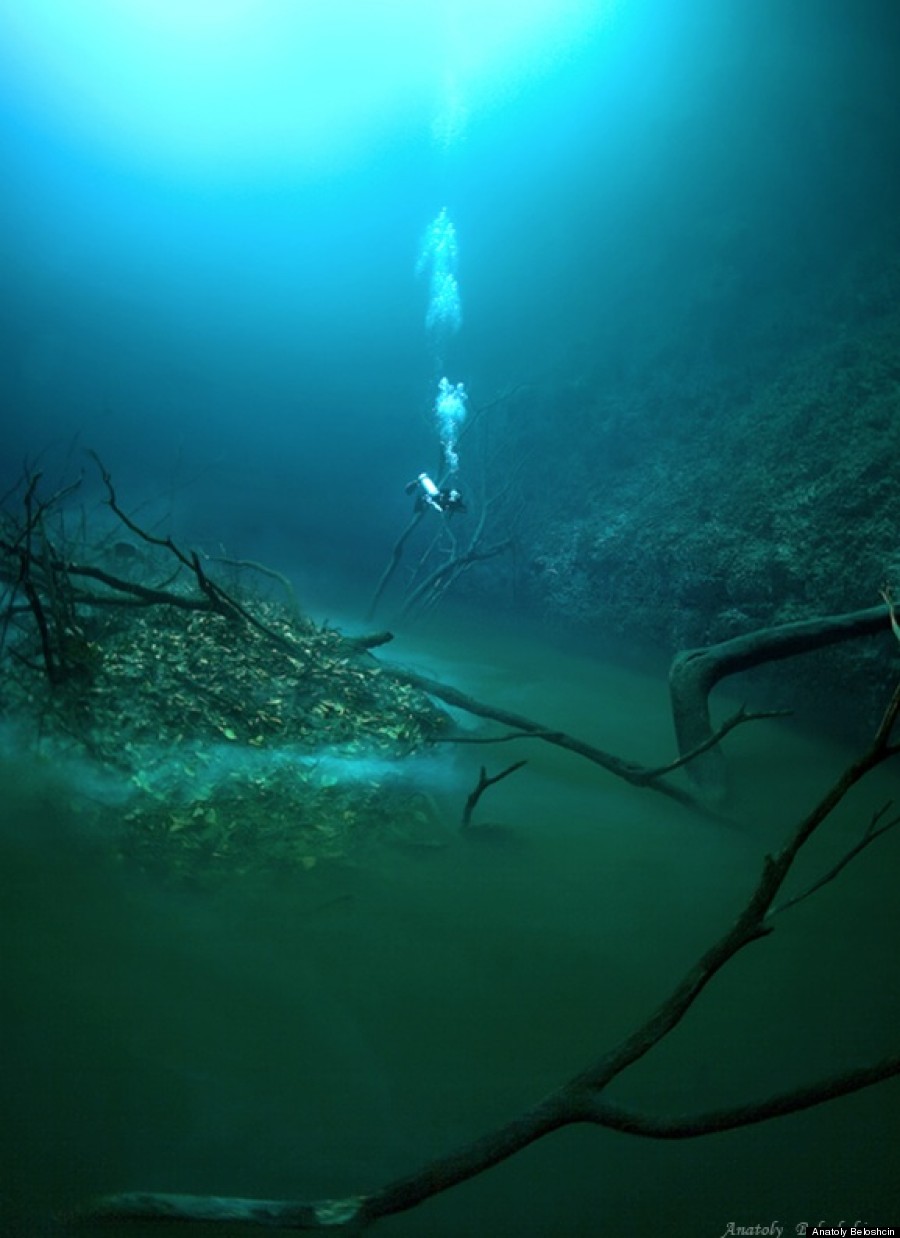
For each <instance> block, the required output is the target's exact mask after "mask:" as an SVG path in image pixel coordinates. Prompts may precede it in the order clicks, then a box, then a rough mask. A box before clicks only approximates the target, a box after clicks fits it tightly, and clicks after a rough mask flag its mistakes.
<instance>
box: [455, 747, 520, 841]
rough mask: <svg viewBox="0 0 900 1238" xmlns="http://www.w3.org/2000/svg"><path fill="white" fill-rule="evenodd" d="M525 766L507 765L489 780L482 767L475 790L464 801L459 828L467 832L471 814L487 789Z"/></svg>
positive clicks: (518, 764) (517, 764) (518, 763)
mask: <svg viewBox="0 0 900 1238" xmlns="http://www.w3.org/2000/svg"><path fill="white" fill-rule="evenodd" d="M527 764H528V762H527V761H516V762H515V764H514V765H507V767H506V769H504V770H501V771H500V773H499V774H494V775H493V776H492V777H490V778H489V777H488V772H487V770H486V769H485V768H484V766H483V765H482V767H481V771H480V773H479V775H478V782H477V783H476V784H475V789H474V790H473V791H472V792H471V794H470V795H469V798H468V799H467V800H466V804H465V807H464V808H463V815H462V822H461V824H460V828H461V829H464V830H467V829H468V828H469V826H471V824H472V813H473V812H474V811H475V808H476V806H477V804H478V801H479V800H480V799H481V797H482V795H484V793H485V791H486V790H487V789H488V787H492V786H493V785H494V783H496V782H501V781H502V779H504V778H508V777H509V775H510V774H514V773H515V772H516V770H517V769H521V768H522V766H523V765H527Z"/></svg>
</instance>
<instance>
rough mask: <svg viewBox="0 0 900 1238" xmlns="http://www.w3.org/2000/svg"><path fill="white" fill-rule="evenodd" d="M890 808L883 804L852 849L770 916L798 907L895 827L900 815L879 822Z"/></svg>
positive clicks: (781, 904) (780, 905)
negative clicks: (882, 822) (877, 839)
mask: <svg viewBox="0 0 900 1238" xmlns="http://www.w3.org/2000/svg"><path fill="white" fill-rule="evenodd" d="M889 808H890V804H883V805H882V806H881V808H879V809H878V811H877V812H875V813H873V814H872V817H871V819H870V821H869V824H868V825H867V826H866V829H865V832H864V833H863V835H862V837H861V838H860V840H859V842H857V843H855V844H854V845H853V846H852V847H851V848H850V850H849V851H848V852H847V853H846V854H845V855H843V856H842V857H841V859H840V860H838V862H837V864H835V865H834V866H833V867H832V868H830V869H829V870H828V872H827V873H825V875H824V876H823V877H820V878H819V879H818V881H814V882H813V884H812V885H811V886H808V887H807V889H805V890H804V891H803V893H802V894H796V895H794V897H793V898H789V899H787V900H786V901H785V902H783V903H779V904H778V906H777V907H773V908H772V910H771V911H770V912H769V918H770V919H771V917H772V916H777V915H779V914H780V913H781V912H782V911H787V909H788V908H789V907H796V905H797V904H798V903H802V902H803V901H804V899H807V898H809V896H810V895H811V894H815V893H816V891H817V890H821V888H822V886H825V885H828V883H829V881H834V879H835V877H837V876H838V874H839V873H841V872H843V870H844V869H845V868H846V867H847V865H848V864H849V863H850V861H851V860H853V859H855V858H856V856H858V855H859V853H860V852H861V851H865V849H866V847H868V846H869V844H870V843H873V842H874V841H875V839H876V838H880V837H881V835H882V834H886V833H887V832H888V830H891V829H893V828H894V826H895V825H896V824H897V822H898V821H900V817H892V818H891V820H890V821H886V822H885V823H884V824H883V825H879V824H878V822H879V821H880V820H881V818H882V817H883V816H884V814H885V813H886V812H887V810H888V809H889Z"/></svg>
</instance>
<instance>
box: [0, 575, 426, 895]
mask: <svg viewBox="0 0 900 1238" xmlns="http://www.w3.org/2000/svg"><path fill="white" fill-rule="evenodd" d="M253 614H254V616H255V618H256V619H258V620H259V621H260V625H261V626H260V627H255V626H250V625H248V624H245V623H237V622H235V621H234V620H232V619H229V618H227V617H226V616H224V615H222V614H219V613H216V612H213V611H198V610H181V609H178V608H174V607H173V608H168V607H160V606H153V607H147V608H141V609H126V608H122V609H117V610H115V611H114V612H107V613H103V614H101V613H99V611H98V612H96V613H94V614H93V615H88V616H87V617H86V618H85V620H84V622H83V625H82V627H83V637H82V640H83V645H84V673H83V674H81V675H79V676H77V677H73V678H72V679H70V681H69V682H67V683H66V684H65V685H62V686H59V685H52V684H50V683H49V682H48V681H47V679H46V678H45V677H44V676H42V675H41V674H40V673H39V670H38V669H37V668H33V667H29V666H28V665H27V663H24V662H22V661H21V660H15V661H13V662H10V661H9V660H7V661H6V662H5V663H4V664H3V669H4V672H5V674H4V677H3V683H2V686H3V698H4V705H5V712H6V713H7V715H8V716H10V717H12V718H13V719H14V720H16V721H18V722H20V723H21V722H22V721H29V720H30V722H31V723H32V725H33V727H35V728H38V729H39V733H40V735H41V742H42V745H43V747H44V749H45V750H47V749H48V747H49V748H50V749H51V750H53V751H57V752H71V751H73V750H80V751H81V752H82V753H84V754H86V755H87V757H88V759H89V760H90V761H91V762H93V763H95V764H96V765H99V766H100V767H102V768H104V769H109V768H112V769H114V770H116V771H117V772H118V774H119V776H120V778H121V780H122V782H123V783H124V784H125V787H126V788H127V798H125V799H124V802H117V803H116V804H115V805H110V804H102V805H95V807H94V811H95V812H96V813H97V814H98V815H99V817H100V818H101V821H102V823H103V825H104V828H106V829H107V833H108V836H109V837H110V838H111V839H114V840H115V842H114V845H115V847H116V848H117V852H118V854H120V855H121V856H122V857H126V858H129V859H132V860H134V861H136V862H137V863H139V864H140V865H141V866H142V867H143V868H145V869H149V870H152V871H154V872H157V873H164V874H167V875H174V876H176V877H180V878H187V879H191V880H202V881H208V880H209V879H210V878H215V877H221V876H223V875H225V874H228V873H231V874H236V875H244V874H246V873H248V872H253V871H259V870H263V869H266V870H268V869H293V870H300V871H302V870H305V869H310V868H312V867H313V866H315V865H316V864H317V863H318V862H320V861H321V860H325V859H335V858H340V857H347V856H349V855H351V854H358V853H359V851H360V849H361V848H362V847H364V846H367V845H369V844H370V843H371V842H372V841H374V840H379V839H380V840H383V839H385V838H388V839H390V838H395V839H396V838H401V839H409V838H410V837H413V836H415V835H416V833H417V832H418V833H422V834H423V836H426V837H433V836H434V834H435V832H436V830H437V828H438V824H437V820H438V815H437V813H436V810H435V808H434V804H433V801H432V800H431V797H430V796H429V795H428V794H426V793H425V792H424V791H423V790H422V789H420V788H417V787H416V786H415V785H414V784H413V783H412V782H411V780H410V779H408V778H406V777H404V776H403V765H402V761H403V759H404V758H407V757H410V756H412V754H415V753H417V752H420V751H421V750H422V749H423V748H424V747H425V746H426V745H427V744H428V743H429V741H430V740H432V739H434V738H435V737H437V736H438V735H439V734H441V733H442V732H443V731H444V730H445V729H446V727H447V726H448V720H447V717H446V715H445V714H444V713H442V712H441V711H440V710H439V709H437V708H436V707H435V706H434V705H433V704H432V702H431V701H430V700H429V698H428V697H427V696H426V695H425V694H424V693H422V692H420V691H417V690H416V689H414V688H411V687H409V686H408V685H405V684H402V683H398V682H397V681H396V680H394V679H393V678H392V677H391V676H390V675H388V674H385V673H383V672H382V670H381V669H380V668H379V666H378V665H377V663H376V662H375V660H374V659H372V658H371V657H368V656H367V655H365V654H363V655H360V653H359V652H358V650H356V649H354V647H353V646H352V644H351V643H349V642H348V641H347V640H346V639H345V638H344V637H342V636H341V634H340V633H339V632H337V631H335V630H333V629H328V628H321V627H318V626H317V625H315V624H313V623H312V622H310V621H308V620H303V619H299V620H298V619H297V618H295V617H294V616H293V615H291V614H290V612H289V611H288V609H287V608H286V607H283V606H281V605H280V604H278V603H275V602H272V601H267V600H261V599H256V600H255V601H254V602H253Z"/></svg>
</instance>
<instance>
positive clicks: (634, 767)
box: [384, 666, 707, 812]
mask: <svg viewBox="0 0 900 1238" xmlns="http://www.w3.org/2000/svg"><path fill="white" fill-rule="evenodd" d="M384 669H385V672H386V673H390V674H391V675H392V676H393V677H394V678H395V679H399V680H401V681H402V682H403V683H408V684H410V685H412V687H414V688H420V689H421V690H422V691H423V692H427V693H428V694H429V695H430V696H436V697H437V698H438V700H440V701H444V702H445V704H447V705H453V706H455V707H456V708H457V709H464V710H465V711H466V713H470V714H475V715H476V717H479V718H491V719H493V721H495V722H501V723H503V724H504V725H505V726H511V727H514V728H515V729H516V731H517V732H518V733H520V734H522V735H533V736H534V737H535V738H537V739H543V740H544V741H545V742H546V743H548V744H555V745H556V746H557V747H559V748H566V749H567V750H568V751H569V752H574V753H576V754H577V755H578V756H581V757H584V758H585V759H586V760H588V761H592V762H593V763H594V764H595V765H599V766H601V767H602V768H603V769H605V770H608V771H609V773H611V774H614V775H615V776H616V777H617V778H622V779H624V781H625V782H630V783H631V785H632V786H636V787H648V788H649V789H650V790H652V791H658V792H659V793H660V794H661V795H665V796H668V797H669V798H670V799H673V800H675V801H676V802H677V803H679V804H685V805H687V806H689V807H691V808H694V809H696V810H697V811H700V812H705V811H707V809H706V808H705V806H704V805H703V804H702V803H701V802H700V801H699V800H697V799H696V798H695V797H694V796H693V795H692V794H691V792H690V791H687V790H685V789H684V788H683V787H679V786H675V785H674V784H672V783H669V782H666V781H665V780H664V776H663V775H657V774H655V773H654V772H653V771H652V770H648V769H647V768H646V767H645V766H643V765H638V764H636V763H635V762H632V761H625V760H623V759H622V758H621V757H617V756H614V755H613V754H612V753H610V752H605V751H604V750H603V749H602V748H597V747H595V746H594V745H593V744H588V743H586V742H585V741H584V740H581V739H577V738H576V737H575V736H574V735H569V734H567V733H566V732H565V731H560V730H553V729H552V728H550V727H547V726H544V725H543V724H542V723H540V722H534V721H532V719H531V718H525V717H523V716H522V715H521V714H516V713H513V712H512V711H511V710H508V709H501V708H499V707H497V706H494V705H487V704H485V703H484V702H483V701H478V700H476V699H475V698H474V697H471V696H467V695H466V693H465V692H460V691H459V689H458V688H451V687H450V686H449V684H444V683H440V682H439V681H438V680H436V679H430V678H429V677H428V676H427V675H418V674H416V673H415V672H414V671H408V670H404V669H403V668H401V667H388V666H385V668H384Z"/></svg>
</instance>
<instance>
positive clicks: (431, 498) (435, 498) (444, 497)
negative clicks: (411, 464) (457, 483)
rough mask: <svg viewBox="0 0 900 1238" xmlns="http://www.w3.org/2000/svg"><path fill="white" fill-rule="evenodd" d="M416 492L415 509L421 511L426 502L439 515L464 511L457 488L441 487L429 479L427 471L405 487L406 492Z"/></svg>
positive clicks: (464, 506)
mask: <svg viewBox="0 0 900 1238" xmlns="http://www.w3.org/2000/svg"><path fill="white" fill-rule="evenodd" d="M414 492H417V493H416V511H421V510H422V508H423V506H424V505H425V504H426V503H427V504H428V506H429V507H432V508H433V509H434V510H435V511H436V512H440V513H441V515H446V516H452V515H453V513H454V512H464V511H465V510H466V505H465V503H464V502H463V497H462V495H461V494H460V492H459V491H458V490H454V489H452V488H451V487H449V486H445V487H444V488H443V489H441V488H440V487H439V486H437V485H435V483H434V482H433V481H432V480H431V478H430V477H429V476H428V474H427V473H420V474H419V476H418V477H417V478H416V479H415V480H414V481H411V482H410V483H409V485H408V486H407V487H406V493H407V494H413V493H414Z"/></svg>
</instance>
